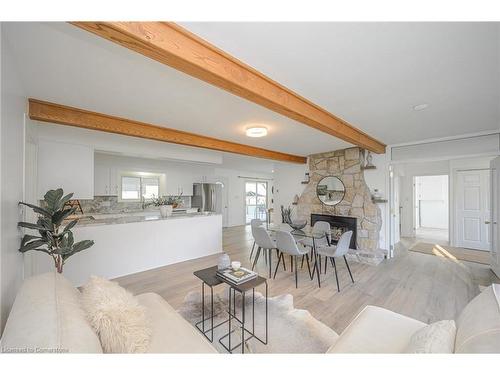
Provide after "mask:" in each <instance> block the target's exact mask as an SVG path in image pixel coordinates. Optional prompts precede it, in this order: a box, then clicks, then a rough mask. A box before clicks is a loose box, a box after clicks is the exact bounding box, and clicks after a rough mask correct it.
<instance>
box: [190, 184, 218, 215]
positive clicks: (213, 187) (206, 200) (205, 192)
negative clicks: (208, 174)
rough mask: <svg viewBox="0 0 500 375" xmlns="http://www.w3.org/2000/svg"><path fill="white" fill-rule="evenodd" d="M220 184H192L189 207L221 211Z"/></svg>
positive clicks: (207, 210)
mask: <svg viewBox="0 0 500 375" xmlns="http://www.w3.org/2000/svg"><path fill="white" fill-rule="evenodd" d="M222 189H223V187H222V185H221V184H209V183H196V184H193V198H192V199H191V207H196V208H198V209H199V210H200V212H216V213H218V214H221V213H222Z"/></svg>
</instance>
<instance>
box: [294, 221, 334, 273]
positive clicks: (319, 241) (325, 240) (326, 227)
mask: <svg viewBox="0 0 500 375" xmlns="http://www.w3.org/2000/svg"><path fill="white" fill-rule="evenodd" d="M330 230H331V228H330V223H328V222H327V221H317V222H315V223H314V225H313V228H312V231H313V232H317V233H323V232H324V233H325V237H322V238H315V239H314V242H313V239H312V238H310V237H306V238H304V239H302V240H300V243H301V244H303V245H304V246H307V247H310V248H311V256H313V254H312V250H313V247H314V245H316V247H321V246H329V245H330ZM325 263H326V261H325ZM303 267H304V256H303V257H302V263H301V268H303ZM319 269H320V270H321V256H320V257H319ZM325 273H326V270H325Z"/></svg>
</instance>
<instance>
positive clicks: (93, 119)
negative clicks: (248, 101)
mask: <svg viewBox="0 0 500 375" xmlns="http://www.w3.org/2000/svg"><path fill="white" fill-rule="evenodd" d="M28 103H29V117H30V119H32V120H36V121H43V122H50V123H55V124H60V125H69V126H75V127H79V128H85V129H91V130H98V131H103V132H107V133H115V134H121V135H127V136H131V137H138V138H145V139H152V140H155V141H162V142H168V143H176V144H181V145H186V146H193V147H200V148H206V149H210V150H216V151H223V152H230V153H234V154H240V155H247V156H253V157H257V158H263V159H272V160H279V161H285V162H292V163H300V164H305V163H306V161H307V159H306V158H305V157H304V156H298V155H291V154H286V153H283V152H277V151H271V150H266V149H263V148H260V147H253V146H247V145H243V144H240V143H235V142H229V141H224V140H220V139H217V138H211V137H205V136H203V135H198V134H194V133H188V132H184V131H180V130H175V129H169V128H164V127H162V126H157V125H151V124H147V123H143V122H138V121H133V120H127V119H124V118H120V117H115V116H110V115H105V114H102V113H97V112H90V111H87V110H84V109H79V108H73V107H68V106H65V105H61V104H55V103H49V102H45V101H41V100H37V99H28Z"/></svg>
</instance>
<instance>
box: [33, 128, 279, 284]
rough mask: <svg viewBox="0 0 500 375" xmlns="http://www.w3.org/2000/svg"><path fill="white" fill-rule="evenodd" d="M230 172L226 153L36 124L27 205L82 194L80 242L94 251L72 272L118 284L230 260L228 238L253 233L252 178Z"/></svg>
mask: <svg viewBox="0 0 500 375" xmlns="http://www.w3.org/2000/svg"><path fill="white" fill-rule="evenodd" d="M153 155H154V157H153ZM222 162H223V160H222V155H221V153H215V152H210V151H205V150H198V149H193V148H187V147H183V146H178V145H171V144H165V143H162V142H155V141H151V140H143V139H135V138H131V137H125V136H121V135H114V134H106V133H100V132H95V131H90V130H86V129H76V128H70V127H61V126H58V125H52V124H42V123H38V122H36V121H29V123H28V124H27V143H26V171H27V172H29V173H26V179H27V180H26V187H27V189H26V193H25V194H26V201H28V202H30V201H31V202H34V203H36V202H37V201H39V200H40V199H42V197H43V195H44V194H45V192H46V191H47V190H49V189H55V188H58V187H62V188H63V189H64V191H65V193H69V192H74V193H75V194H74V198H75V200H78V204H79V206H78V210H77V213H76V214H77V215H79V217H80V220H79V223H78V224H77V226H76V227H75V228H74V230H73V231H74V234H75V238H76V239H91V240H94V241H95V245H94V246H93V247H92V248H90V249H88V250H86V251H85V252H82V253H79V254H76V255H75V256H74V258H72V259H71V261H70V262H68V264H67V265H66V266H65V267H66V268H65V274H66V275H67V277H68V278H70V279H71V280H72V281H73V282H74V283H75V284H76V285H80V284H82V283H83V282H85V280H87V279H88V276H89V275H90V274H97V275H101V276H104V277H107V278H114V277H119V276H122V275H126V274H131V273H136V272H140V271H144V270H147V269H152V268H157V267H161V266H164V265H167V264H172V263H177V262H181V261H185V260H189V259H193V258H198V257H202V256H207V255H211V254H216V253H219V252H221V251H222V228H223V227H224V226H232V225H242V224H244V207H243V204H244V196H243V190H244V189H243V184H244V181H243V180H242V179H241V178H239V176H240V175H241V174H243V175H248V174H249V173H250V172H246V173H245V172H244V171H239V170H232V169H230V168H227V167H226V168H224V167H223V165H222ZM54 166H56V167H55V168H54ZM260 175H263V176H264V177H269V174H260ZM30 179H31V180H34V181H30ZM204 190H205V191H204ZM158 196H165V197H172V198H175V199H176V203H177V207H175V208H173V212H172V214H171V215H169V216H168V217H162V215H161V214H160V210H159V207H155V206H153V205H152V202H151V198H153V197H158ZM80 208H81V211H80ZM26 215H29V212H26ZM240 217H241V218H240ZM28 220H29V218H28ZM37 255H38V254H34V255H32V254H27V256H26V260H25V261H26V264H27V268H26V269H27V270H28V271H29V270H31V272H32V273H33V274H36V273H40V272H43V271H45V270H50V269H51V268H52V264H50V262H49V260H48V259H46V258H45V257H42V256H37Z"/></svg>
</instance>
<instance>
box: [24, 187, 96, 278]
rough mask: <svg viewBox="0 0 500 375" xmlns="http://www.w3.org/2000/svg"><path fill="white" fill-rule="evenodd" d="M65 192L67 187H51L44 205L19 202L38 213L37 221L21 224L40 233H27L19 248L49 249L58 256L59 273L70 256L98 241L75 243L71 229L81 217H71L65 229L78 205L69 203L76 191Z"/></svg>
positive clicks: (53, 256) (47, 250)
mask: <svg viewBox="0 0 500 375" xmlns="http://www.w3.org/2000/svg"><path fill="white" fill-rule="evenodd" d="M63 194H64V192H63V189H57V190H49V191H48V192H47V193H46V194H45V195H44V197H43V198H44V199H43V201H42V207H39V206H35V205H33V204H29V203H25V202H19V204H22V205H25V206H27V207H30V208H31V209H33V211H34V212H36V213H37V214H38V220H37V222H36V223H28V222H24V221H21V222H19V223H18V226H20V227H22V228H27V229H31V230H33V231H36V232H37V235H33V234H25V235H24V237H23V239H22V240H21V247H20V248H19V251H20V252H21V253H25V252H27V251H30V250H34V251H41V252H43V253H47V254H48V255H50V256H51V257H52V259H53V260H54V265H55V267H56V269H57V272H59V273H62V271H63V266H64V264H65V263H66V261H67V260H68V258H69V257H70V256H72V255H74V254H76V253H78V252H80V251H82V250H85V249H88V248H89V247H91V246H92V245H94V241H90V240H83V241H79V242H76V243H75V241H74V237H73V233H72V232H71V229H72V228H73V227H74V226H75V225H76V223H77V222H78V220H72V221H70V222H69V223H67V224H66V225H65V226H64V228H62V230H61V227H62V225H63V221H64V220H65V219H66V218H68V217H69V216H70V215H73V214H74V213H75V211H76V207H71V208H66V207H65V206H66V203H68V201H69V200H70V199H71V197H72V196H73V193H70V194H68V195H65V196H63Z"/></svg>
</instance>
